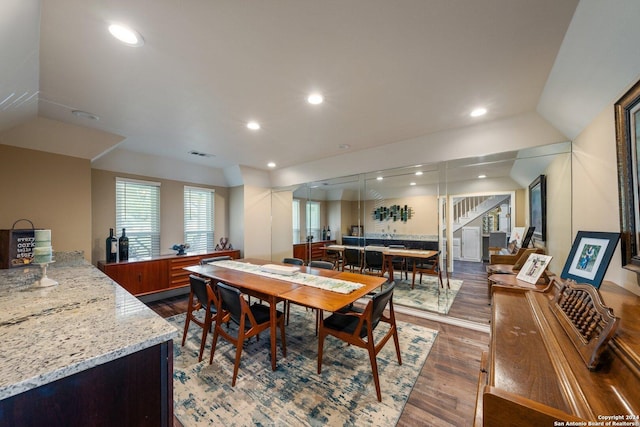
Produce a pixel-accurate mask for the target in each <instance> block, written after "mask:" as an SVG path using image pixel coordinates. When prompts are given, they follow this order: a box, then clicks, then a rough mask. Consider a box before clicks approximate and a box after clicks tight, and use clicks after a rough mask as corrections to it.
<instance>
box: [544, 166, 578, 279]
mask: <svg viewBox="0 0 640 427" xmlns="http://www.w3.org/2000/svg"><path fill="white" fill-rule="evenodd" d="M544 174H545V175H546V179H547V241H546V250H547V253H548V254H549V255H552V256H553V258H552V259H551V263H550V264H549V270H550V271H553V272H554V273H556V274H560V273H562V269H563V268H564V264H565V261H566V259H567V256H568V255H569V251H570V250H571V243H572V242H573V235H572V234H571V154H570V153H567V154H566V155H561V156H556V159H555V160H554V161H553V163H552V164H551V165H549V167H547V169H546V170H545V172H544Z"/></svg>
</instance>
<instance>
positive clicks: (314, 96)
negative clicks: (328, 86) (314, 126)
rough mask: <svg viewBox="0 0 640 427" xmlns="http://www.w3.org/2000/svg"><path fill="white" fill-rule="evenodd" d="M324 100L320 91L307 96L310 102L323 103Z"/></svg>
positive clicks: (314, 103)
mask: <svg viewBox="0 0 640 427" xmlns="http://www.w3.org/2000/svg"><path fill="white" fill-rule="evenodd" d="M323 101H324V97H323V96H322V95H320V94H319V93H312V94H311V95H309V96H308V97H307V102H309V104H313V105H318V104H322V102H323Z"/></svg>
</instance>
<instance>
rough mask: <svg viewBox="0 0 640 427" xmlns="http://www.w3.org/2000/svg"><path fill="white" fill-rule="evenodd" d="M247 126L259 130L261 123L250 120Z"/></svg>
mask: <svg viewBox="0 0 640 427" xmlns="http://www.w3.org/2000/svg"><path fill="white" fill-rule="evenodd" d="M247 127H248V128H249V129H251V130H258V129H260V123H258V122H249V123H247Z"/></svg>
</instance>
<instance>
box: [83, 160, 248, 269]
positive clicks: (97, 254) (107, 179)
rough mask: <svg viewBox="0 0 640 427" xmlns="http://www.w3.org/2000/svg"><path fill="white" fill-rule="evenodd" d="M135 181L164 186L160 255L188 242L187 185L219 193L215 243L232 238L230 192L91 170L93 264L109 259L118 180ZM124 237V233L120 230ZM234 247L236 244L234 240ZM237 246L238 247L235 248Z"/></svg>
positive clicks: (204, 186)
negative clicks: (107, 245)
mask: <svg viewBox="0 0 640 427" xmlns="http://www.w3.org/2000/svg"><path fill="white" fill-rule="evenodd" d="M117 177H121V178H132V179H139V180H145V181H153V182H159V183H160V253H161V254H172V253H174V251H173V250H172V249H170V248H171V247H172V246H173V245H174V244H176V243H183V242H184V186H185V185H189V186H193V187H202V188H213V189H214V190H215V215H216V217H215V240H216V241H217V240H218V239H219V238H220V237H228V236H229V234H228V233H229V227H228V220H227V219H228V218H229V201H228V200H229V189H228V188H225V187H213V186H206V185H200V184H192V183H188V182H180V181H172V180H167V179H159V178H153V177H144V176H137V175H129V174H122V173H116V172H110V171H105V170H100V169H92V170H91V194H90V195H89V196H88V198H89V199H90V200H91V206H92V210H93V215H92V216H90V218H91V223H92V233H91V262H92V263H94V264H96V263H97V262H98V261H99V260H103V259H104V258H105V239H106V238H107V236H108V235H109V228H115V224H116V209H115V206H116V204H115V198H116V178H117ZM116 234H118V235H119V234H120V230H116ZM231 243H232V244H233V241H231ZM234 247H235V245H234Z"/></svg>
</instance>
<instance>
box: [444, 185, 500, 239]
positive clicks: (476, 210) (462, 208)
mask: <svg viewBox="0 0 640 427" xmlns="http://www.w3.org/2000/svg"><path fill="white" fill-rule="evenodd" d="M509 197H510V196H509V195H508V194H499V195H492V196H470V197H461V198H454V199H453V232H456V231H457V230H459V229H461V228H462V227H464V226H465V225H467V224H469V223H470V222H471V221H474V220H475V219H477V218H479V217H481V216H482V215H484V214H485V213H487V212H489V211H490V210H492V209H494V208H495V207H496V206H499V205H501V204H502V203H504V202H505V201H508V200H509Z"/></svg>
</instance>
